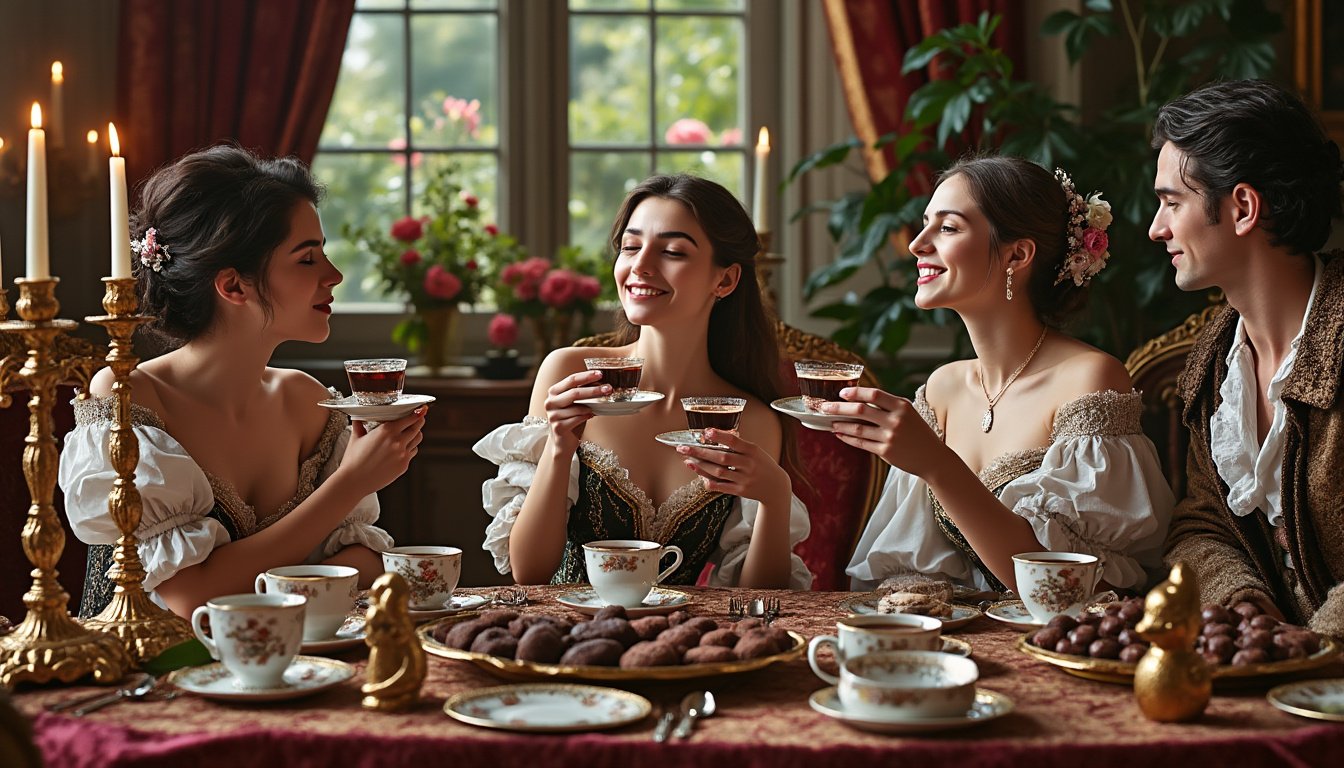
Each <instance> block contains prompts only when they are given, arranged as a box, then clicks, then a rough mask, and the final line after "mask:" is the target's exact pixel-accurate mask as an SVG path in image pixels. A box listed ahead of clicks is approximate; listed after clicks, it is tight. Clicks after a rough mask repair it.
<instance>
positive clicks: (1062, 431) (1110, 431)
mask: <svg viewBox="0 0 1344 768" xmlns="http://www.w3.org/2000/svg"><path fill="white" fill-rule="evenodd" d="M1142 415H1143V398H1142V397H1141V396H1140V395H1139V393H1138V392H1125V393H1121V392H1116V391H1115V390H1109V389H1108V390H1106V391H1105V392H1089V393H1088V394H1086V395H1083V396H1082V397H1079V398H1076V399H1074V400H1070V401H1069V402H1067V403H1065V404H1063V405H1061V406H1060V407H1059V410H1057V411H1055V425H1054V429H1053V430H1051V434H1050V442H1052V443H1053V442H1058V441H1060V440H1064V439H1067V438H1070V437H1119V436H1122V435H1139V434H1143V425H1142V424H1141V423H1140V421H1139V418H1140V417H1141V416H1142Z"/></svg>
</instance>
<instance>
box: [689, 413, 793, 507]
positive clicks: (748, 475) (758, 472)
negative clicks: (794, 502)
mask: <svg viewBox="0 0 1344 768" xmlns="http://www.w3.org/2000/svg"><path fill="white" fill-rule="evenodd" d="M705 439H706V440H709V441H711V442H714V443H718V444H719V445H720V446H723V448H727V449H728V450H726V451H725V450H723V448H699V447H696V446H691V445H679V446H677V453H680V454H681V455H682V456H683V457H684V458H685V462H686V466H687V467H689V468H690V470H691V471H692V472H694V473H696V474H697V475H699V476H700V477H702V478H704V482H705V489H706V490H710V491H717V492H720V493H727V494H731V495H733V496H740V497H742V498H744V499H754V500H756V501H761V500H763V499H768V498H770V497H771V496H772V495H773V494H775V493H776V492H778V490H779V489H780V488H788V487H789V475H788V473H787V472H785V471H784V468H783V467H781V466H779V463H778V462H776V461H775V460H774V459H773V458H771V457H770V456H769V455H768V454H766V452H765V451H763V450H761V448H760V446H758V445H756V444H755V443H753V442H751V441H750V440H746V439H744V438H742V437H741V436H739V435H735V434H733V433H732V432H724V431H722V430H718V429H706V430H705Z"/></svg>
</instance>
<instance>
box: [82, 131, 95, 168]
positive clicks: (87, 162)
mask: <svg viewBox="0 0 1344 768" xmlns="http://www.w3.org/2000/svg"><path fill="white" fill-rule="evenodd" d="M84 140H85V141H87V142H88V145H89V148H88V151H87V152H86V154H85V155H84V175H85V176H88V177H89V178H93V177H94V176H97V175H98V132H97V131H89V132H88V133H86V134H84Z"/></svg>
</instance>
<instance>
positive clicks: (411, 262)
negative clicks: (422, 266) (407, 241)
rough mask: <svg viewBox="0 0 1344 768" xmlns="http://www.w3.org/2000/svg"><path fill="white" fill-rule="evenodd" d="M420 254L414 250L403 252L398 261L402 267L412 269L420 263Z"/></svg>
mask: <svg viewBox="0 0 1344 768" xmlns="http://www.w3.org/2000/svg"><path fill="white" fill-rule="evenodd" d="M420 260H421V259H420V252H419V251H417V250H415V249H414V248H410V249H408V250H406V251H403V252H402V254H401V258H400V259H399V261H400V262H401V265H402V266H403V267H414V266H415V265H416V264H419V263H420Z"/></svg>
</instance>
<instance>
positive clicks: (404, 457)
mask: <svg viewBox="0 0 1344 768" xmlns="http://www.w3.org/2000/svg"><path fill="white" fill-rule="evenodd" d="M427 413H429V406H428V405H422V406H420V407H419V408H416V409H415V410H414V411H412V412H411V415H409V416H403V417H402V418H400V419H397V420H396V421H385V422H382V423H381V424H379V425H378V428H377V429H368V428H366V427H365V426H364V422H362V421H354V422H351V425H352V428H353V431H354V434H353V436H352V437H351V438H350V445H349V447H347V448H346V449H345V456H344V457H342V458H341V467H340V469H341V470H344V469H346V467H350V469H351V470H353V473H354V476H355V477H358V478H359V481H360V482H361V483H364V484H365V485H368V486H370V487H369V488H368V490H367V493H374V492H376V491H379V490H382V489H383V488H385V487H387V486H388V485H389V484H390V483H391V482H392V481H393V480H396V479H397V478H398V477H401V475H402V474H403V473H404V472H405V471H406V467H407V466H409V465H410V463H411V459H413V458H414V457H415V454H416V453H417V452H419V450H420V441H421V440H423V439H424V438H425V435H424V433H423V432H422V431H421V430H422V429H423V428H424V426H425V414H427ZM337 471H340V470H337Z"/></svg>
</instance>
